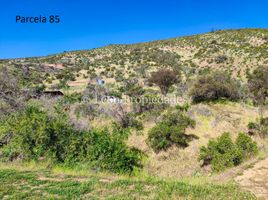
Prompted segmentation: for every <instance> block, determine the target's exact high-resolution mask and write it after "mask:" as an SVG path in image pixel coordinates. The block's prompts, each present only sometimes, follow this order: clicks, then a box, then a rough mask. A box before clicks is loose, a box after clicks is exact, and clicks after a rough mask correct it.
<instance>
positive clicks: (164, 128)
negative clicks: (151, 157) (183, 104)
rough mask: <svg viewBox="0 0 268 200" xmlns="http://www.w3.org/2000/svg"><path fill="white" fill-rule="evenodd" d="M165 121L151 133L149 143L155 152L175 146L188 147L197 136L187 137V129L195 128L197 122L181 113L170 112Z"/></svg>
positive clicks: (165, 116)
mask: <svg viewBox="0 0 268 200" xmlns="http://www.w3.org/2000/svg"><path fill="white" fill-rule="evenodd" d="M163 118H164V119H163V120H162V121H161V122H160V123H158V124H157V125H156V126H155V127H153V128H152V129H151V130H150V131H149V133H148V134H149V135H148V139H147V143H148V144H149V145H150V146H151V148H153V150H154V151H155V152H159V151H160V150H166V149H167V148H169V147H170V146H171V145H173V144H175V145H177V146H180V147H187V146H188V143H189V142H190V141H191V140H192V139H193V138H196V136H193V135H186V134H185V130H186V128H187V127H194V126H195V122H194V121H193V120H192V119H190V118H189V117H187V116H185V115H184V114H183V113H181V112H173V113H172V112H169V113H167V114H166V115H164V116H163Z"/></svg>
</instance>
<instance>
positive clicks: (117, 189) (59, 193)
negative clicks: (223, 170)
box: [0, 167, 256, 200]
mask: <svg viewBox="0 0 268 200" xmlns="http://www.w3.org/2000/svg"><path fill="white" fill-rule="evenodd" d="M0 183H1V184H0V199H213V200H215V199H256V198H255V197H254V196H253V195H252V194H250V193H247V192H242V191H241V190H240V189H239V188H238V187H237V186H235V185H233V184H227V185H214V184H200V183H199V184H196V183H195V184H190V183H187V182H185V181H182V182H178V181H167V180H166V181H164V180H156V179H155V178H146V179H140V178H135V179H134V178H127V177H117V176H112V175H110V176H103V175H98V174H93V175H68V174H67V173H60V174H59V173H55V172H53V171H51V170H47V169H31V168H29V169H28V170H27V169H25V168H24V169H16V168H8V167H0Z"/></svg>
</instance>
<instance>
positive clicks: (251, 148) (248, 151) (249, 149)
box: [235, 133, 258, 158]
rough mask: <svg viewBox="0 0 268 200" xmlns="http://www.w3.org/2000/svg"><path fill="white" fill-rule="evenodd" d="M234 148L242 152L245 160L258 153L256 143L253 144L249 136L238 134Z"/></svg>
mask: <svg viewBox="0 0 268 200" xmlns="http://www.w3.org/2000/svg"><path fill="white" fill-rule="evenodd" d="M235 144H236V146H237V147H238V148H239V149H240V150H241V151H242V153H243V157H244V158H247V157H250V156H251V155H255V154H256V153H257V152H258V147H257V144H256V142H254V141H253V140H252V139H251V137H250V136H248V135H246V134H244V133H239V135H238V137H237V138H236V141H235Z"/></svg>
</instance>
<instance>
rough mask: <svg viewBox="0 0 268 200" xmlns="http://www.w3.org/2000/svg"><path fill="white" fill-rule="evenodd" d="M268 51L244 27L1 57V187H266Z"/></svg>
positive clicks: (143, 192)
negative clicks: (55, 52)
mask: <svg viewBox="0 0 268 200" xmlns="http://www.w3.org/2000/svg"><path fill="white" fill-rule="evenodd" d="M267 50H268V30H267V29H240V30H222V31H214V32H210V33H206V34H199V35H193V36H186V37H178V38H172V39H168V40H159V41H153V42H147V43H139V44H131V45H109V46H105V47H102V48H98V49H92V50H83V51H71V52H64V53H60V54H55V55H50V56H45V57H34V58H18V59H10V60H0V180H1V181H3V182H5V183H6V185H7V186H2V187H0V196H1V197H2V198H27V197H29V195H30V194H29V191H31V192H33V194H34V195H35V197H36V198H39V197H41V194H40V192H44V193H45V194H44V196H42V197H43V198H56V197H59V198H67V199H71V198H78V197H83V198H91V197H92V198H97V197H100V196H101V197H102V198H103V199H105V198H111V199H118V198H119V199H120V198H124V199H125V198H130V197H129V195H133V196H134V198H133V199H137V198H138V199H140V198H141V199H156V198H159V199H170V198H171V199H177V198H178V197H179V198H182V199H198V198H204V199H225V198H226V197H227V196H228V194H229V195H230V194H232V196H231V199H255V196H257V197H264V198H268V196H267V194H268V190H267V185H265V184H264V180H263V179H261V180H260V181H259V182H260V184H255V179H254V178H257V179H258V178H260V176H258V175H259V174H257V172H256V171H258V170H259V169H262V167H264V165H265V163H267V162H266V161H267V157H268V110H267V107H266V105H267V103H268V102H267V100H268V68H267V66H268V51H267ZM263 159H264V161H263ZM265 159H266V160H265ZM265 169H266V168H265ZM28 170H29V171H28ZM57 170H58V173H57ZM55 171H56V172H55ZM252 171H253V172H252ZM80 172H81V173H83V174H79V173H80ZM251 172H252V173H253V175H254V177H253V175H252V177H253V178H252V180H250V181H249V182H247V181H246V178H247V177H248V176H249V175H248V174H249V173H251ZM69 173H71V175H70V174H69ZM261 173H266V172H265V170H263V171H261ZM255 174H256V176H255ZM253 179H254V180H253ZM240 182H241V183H240ZM25 184H26V185H25ZM11 185H15V186H16V188H15V189H13V190H9V187H10V186H11ZM251 186H252V187H253V188H251ZM62 187H67V188H70V190H71V191H70V192H68V191H66V190H63V191H60V188H62ZM121 187H122V188H123V190H122V188H121ZM258 189H259V190H258ZM244 190H249V191H250V192H252V193H253V194H250V193H248V192H244ZM18 191H22V192H23V193H22V194H19V193H18ZM112 193H116V194H114V195H113V194H112ZM219 194H220V195H219ZM157 195H159V197H156V196H157ZM217 195H219V196H217ZM254 195H255V196H254ZM130 199H131V198H130Z"/></svg>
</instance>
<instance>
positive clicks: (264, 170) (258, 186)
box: [235, 158, 268, 200]
mask: <svg viewBox="0 0 268 200" xmlns="http://www.w3.org/2000/svg"><path fill="white" fill-rule="evenodd" d="M235 181H236V182H237V183H239V184H240V185H241V186H242V187H243V188H245V189H246V190H249V191H251V192H253V193H254V194H255V195H256V196H257V197H258V198H259V199H267V200H268V158H266V159H264V160H261V161H259V162H257V163H256V164H255V165H254V166H253V167H252V168H250V169H247V170H245V171H244V172H243V174H242V175H241V176H238V177H237V178H235Z"/></svg>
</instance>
